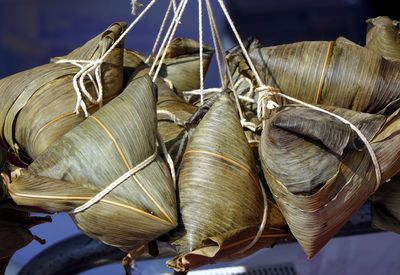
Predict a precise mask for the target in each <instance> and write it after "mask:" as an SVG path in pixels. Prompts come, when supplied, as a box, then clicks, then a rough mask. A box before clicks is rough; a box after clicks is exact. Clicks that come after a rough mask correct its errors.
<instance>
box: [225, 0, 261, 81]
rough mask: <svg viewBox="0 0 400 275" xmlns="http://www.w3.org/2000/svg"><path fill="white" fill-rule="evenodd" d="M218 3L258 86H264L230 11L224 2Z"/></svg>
mask: <svg viewBox="0 0 400 275" xmlns="http://www.w3.org/2000/svg"><path fill="white" fill-rule="evenodd" d="M218 2H219V4H220V6H221V9H222V11H223V12H224V14H225V17H226V19H227V20H228V23H229V25H230V27H231V29H232V31H233V33H234V35H235V37H236V40H237V41H238V43H239V45H240V48H241V49H242V52H243V55H244V57H245V58H246V61H247V62H248V64H249V66H250V69H251V71H252V72H253V73H254V76H255V78H256V81H257V84H258V86H263V82H262V80H261V77H260V75H259V74H258V72H257V70H256V68H255V66H254V64H253V61H252V60H251V58H250V55H249V53H248V52H247V50H246V47H245V46H244V44H243V42H242V39H241V37H240V35H239V32H238V31H237V29H236V26H235V23H233V20H232V18H231V16H230V15H229V12H228V9H227V8H226V6H225V4H224V1H223V0H218Z"/></svg>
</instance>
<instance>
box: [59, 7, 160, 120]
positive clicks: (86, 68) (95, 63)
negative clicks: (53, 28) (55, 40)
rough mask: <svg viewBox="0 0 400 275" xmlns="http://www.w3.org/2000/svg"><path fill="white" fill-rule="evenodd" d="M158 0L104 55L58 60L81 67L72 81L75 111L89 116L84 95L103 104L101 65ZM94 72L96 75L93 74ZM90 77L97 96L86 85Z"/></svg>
mask: <svg viewBox="0 0 400 275" xmlns="http://www.w3.org/2000/svg"><path fill="white" fill-rule="evenodd" d="M156 1H157V0H152V1H151V2H150V3H149V4H148V5H147V6H146V7H145V8H144V9H143V11H142V12H141V13H140V14H139V15H138V16H137V17H136V19H135V20H134V21H133V22H132V23H131V24H130V25H129V26H128V28H127V29H126V30H125V31H124V32H123V33H122V34H121V36H120V37H118V39H117V40H115V42H114V44H112V45H111V47H110V48H109V49H108V50H107V51H106V52H105V53H104V54H103V56H102V57H100V58H99V59H96V60H73V59H62V60H58V61H57V62H56V63H58V64H72V65H75V66H77V67H79V68H80V70H79V72H78V73H77V74H76V75H75V76H74V78H73V80H72V82H73V87H74V90H75V93H76V108H75V113H77V114H79V110H80V109H81V110H82V111H83V112H84V114H85V117H88V116H89V113H88V111H87V106H86V103H85V101H84V100H83V96H85V97H86V99H87V100H88V101H89V102H91V103H93V104H101V103H102V102H103V86H102V79H101V65H102V64H103V62H104V60H105V58H106V57H107V56H108V55H109V54H110V53H111V52H112V50H114V49H115V48H116V47H117V46H118V45H119V43H120V42H121V41H122V40H123V39H124V38H125V36H126V35H127V34H128V33H129V32H130V31H131V30H132V28H133V27H134V26H135V25H136V24H137V23H138V22H139V20H140V19H141V18H142V17H143V16H144V15H145V14H146V13H147V12H148V10H149V9H150V8H151V7H152V6H153V5H154V3H155V2H156ZM93 72H94V77H93V76H92V75H91V74H92V73H93ZM87 78H89V80H90V83H92V85H93V87H94V90H95V93H96V98H93V96H92V95H91V94H90V92H89V91H88V89H87V87H86V83H85V80H86V79H87Z"/></svg>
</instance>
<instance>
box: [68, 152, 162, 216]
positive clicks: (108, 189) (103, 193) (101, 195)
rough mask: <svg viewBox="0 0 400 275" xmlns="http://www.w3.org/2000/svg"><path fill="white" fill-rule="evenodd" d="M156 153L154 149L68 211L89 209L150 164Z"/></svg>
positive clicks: (75, 212)
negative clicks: (96, 192) (104, 186)
mask: <svg viewBox="0 0 400 275" xmlns="http://www.w3.org/2000/svg"><path fill="white" fill-rule="evenodd" d="M156 148H157V147H156ZM157 154H158V151H157V149H156V150H155V151H154V153H153V154H152V155H151V156H150V157H148V158H147V159H145V160H144V161H143V162H141V163H139V164H138V165H136V166H135V167H133V168H132V169H130V170H129V171H128V172H126V173H125V174H123V175H122V176H121V177H119V178H118V179H116V180H115V181H114V182H113V183H111V184H110V185H108V186H107V187H106V188H105V189H103V190H102V191H101V192H100V193H98V194H97V195H96V196H94V197H93V198H91V199H90V200H89V201H87V202H86V203H85V204H83V205H82V206H79V207H77V208H75V209H74V210H72V211H70V213H71V214H77V213H80V212H83V211H85V210H87V209H89V208H90V207H92V206H93V205H95V204H96V203H98V202H99V201H100V200H102V199H103V198H104V197H105V196H107V195H108V194H109V193H110V192H111V191H113V190H114V189H115V188H117V187H118V186H119V185H121V184H122V183H123V182H125V181H126V180H127V179H128V178H130V177H131V176H133V175H134V174H136V173H137V172H139V171H140V170H142V169H144V168H145V167H147V166H148V165H150V163H152V162H153V161H154V160H155V159H156V157H157Z"/></svg>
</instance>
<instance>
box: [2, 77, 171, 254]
mask: <svg viewBox="0 0 400 275" xmlns="http://www.w3.org/2000/svg"><path fill="white" fill-rule="evenodd" d="M155 108H156V95H155V86H154V85H153V83H152V81H151V79H150V78H149V77H148V76H146V77H141V78H138V79H135V80H133V81H131V82H130V84H129V85H128V86H127V88H126V89H125V90H124V92H123V93H122V94H121V95H120V96H118V97H117V98H115V99H114V100H113V101H111V102H110V103H109V104H107V105H106V106H105V107H103V108H101V109H100V110H99V111H97V112H96V113H95V114H94V115H92V116H90V117H89V118H88V119H87V120H85V121H84V122H82V123H81V124H80V125H78V126H77V127H75V128H74V129H73V130H71V131H70V132H68V133H67V134H66V135H64V137H63V138H61V139H60V140H59V141H58V142H57V143H55V144H53V145H52V146H50V147H48V149H47V150H46V151H45V152H44V153H43V154H42V155H40V157H38V158H37V159H36V160H35V161H34V162H33V163H32V164H31V165H30V166H29V168H28V169H25V170H21V171H20V174H19V175H17V177H16V178H15V179H14V180H13V181H12V183H11V184H10V185H9V186H8V187H9V192H10V195H11V196H12V198H13V199H14V201H15V202H16V203H17V204H19V205H29V206H35V207H39V208H41V209H44V210H46V211H50V212H59V211H71V210H73V209H75V208H76V207H78V206H81V205H82V204H83V203H85V202H86V201H88V200H89V199H91V198H92V197H93V196H94V195H96V194H97V193H98V192H100V191H101V190H103V189H104V188H105V187H107V186H108V185H109V184H111V183H112V182H114V181H115V180H116V179H118V178H119V177H121V176H122V175H123V174H125V173H126V172H127V171H128V170H130V169H132V168H134V167H136V166H137V165H138V164H139V163H142V162H143V161H144V160H145V159H148V158H149V157H150V156H151V155H153V154H154V152H155V150H157V147H156V131H157V130H156V127H157V124H156V123H157V117H156V110H155ZM71 216H72V218H73V219H74V221H75V223H76V224H77V226H78V227H79V228H80V229H81V230H83V231H84V232H85V233H86V234H88V235H90V236H92V237H95V238H97V239H100V240H101V241H103V242H105V243H107V244H109V245H113V246H116V247H119V248H121V249H123V250H125V251H128V250H131V249H134V248H137V247H138V246H141V245H143V244H145V243H147V242H149V241H151V240H154V239H156V238H157V237H159V236H160V235H162V234H164V233H166V232H168V231H170V230H172V229H173V228H175V227H176V223H177V218H176V216H177V213H176V195H175V190H174V186H173V182H172V179H171V176H170V174H169V171H168V168H167V166H166V164H165V163H164V160H163V159H161V157H160V155H159V154H158V153H157V156H156V158H155V159H154V160H153V161H152V162H151V163H150V164H149V165H148V166H146V167H145V168H143V169H142V170H140V171H138V172H137V173H136V174H134V175H133V176H131V177H130V178H128V179H127V180H126V181H124V182H123V183H122V184H121V185H119V186H118V187H116V188H115V189H114V190H113V191H112V192H111V193H109V194H108V195H106V196H105V197H104V198H103V199H101V201H100V202H98V203H96V204H95V205H93V206H92V207H90V208H89V209H87V210H85V211H83V212H80V213H77V214H71Z"/></svg>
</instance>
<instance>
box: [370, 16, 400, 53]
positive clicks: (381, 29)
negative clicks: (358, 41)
mask: <svg viewBox="0 0 400 275" xmlns="http://www.w3.org/2000/svg"><path fill="white" fill-rule="evenodd" d="M367 24H368V32H367V43H366V45H365V47H366V48H368V49H370V50H372V51H374V52H376V53H378V54H380V55H382V56H384V57H385V58H387V59H393V60H400V22H399V21H396V20H393V19H390V18H389V17H387V16H379V17H376V18H372V19H368V20H367Z"/></svg>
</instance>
